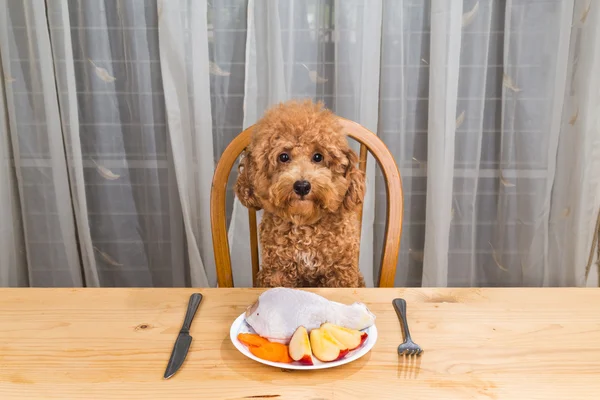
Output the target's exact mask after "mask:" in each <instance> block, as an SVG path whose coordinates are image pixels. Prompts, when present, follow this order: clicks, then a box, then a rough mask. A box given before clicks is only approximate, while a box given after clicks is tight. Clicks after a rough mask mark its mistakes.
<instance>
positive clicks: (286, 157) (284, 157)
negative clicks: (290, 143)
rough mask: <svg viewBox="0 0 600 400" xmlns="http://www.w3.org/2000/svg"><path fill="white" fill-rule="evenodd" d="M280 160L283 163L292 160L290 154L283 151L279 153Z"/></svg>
mask: <svg viewBox="0 0 600 400" xmlns="http://www.w3.org/2000/svg"><path fill="white" fill-rule="evenodd" d="M279 161H281V162H282V163H286V162H288V161H290V156H289V155H288V153H281V154H280V155H279Z"/></svg>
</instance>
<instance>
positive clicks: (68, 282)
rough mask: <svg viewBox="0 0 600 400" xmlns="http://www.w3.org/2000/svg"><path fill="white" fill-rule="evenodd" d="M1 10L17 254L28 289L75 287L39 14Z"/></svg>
mask: <svg viewBox="0 0 600 400" xmlns="http://www.w3.org/2000/svg"><path fill="white" fill-rule="evenodd" d="M2 3H4V4H0V21H1V22H2V24H1V28H0V53H1V55H2V57H1V59H2V70H3V72H4V76H5V77H9V78H8V79H6V78H5V87H4V89H5V92H4V95H5V98H6V109H5V110H3V112H5V113H6V115H7V116H8V132H9V133H10V138H11V144H12V154H13V162H14V168H15V170H16V173H15V175H16V183H17V186H18V188H19V199H20V202H21V204H20V208H21V216H20V217H21V224H22V229H23V234H24V241H25V243H24V246H23V248H21V249H19V251H24V252H25V254H26V257H27V261H28V269H27V271H28V275H29V285H31V286H81V285H82V283H83V276H82V272H81V266H80V260H79V252H78V249H77V241H76V232H75V222H74V219H73V203H72V199H71V196H70V187H69V178H68V171H67V165H66V160H65V157H64V141H63V133H62V127H61V121H60V114H59V105H58V101H57V90H56V84H55V70H54V61H53V57H52V51H51V47H50V34H49V29H48V21H47V19H46V6H45V3H44V2H43V1H33V0H31V1H25V2H22V3H21V2H11V3H10V6H9V4H7V3H6V1H3V2H2ZM9 182H10V181H9ZM2 184H3V185H6V184H7V183H6V182H2ZM9 204H10V203H9ZM3 207H4V206H3ZM19 275H20V274H19ZM2 283H3V284H7V282H2Z"/></svg>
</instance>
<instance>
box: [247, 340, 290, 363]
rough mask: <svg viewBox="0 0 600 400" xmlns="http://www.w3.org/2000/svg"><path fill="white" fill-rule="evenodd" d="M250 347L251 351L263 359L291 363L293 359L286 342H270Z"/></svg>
mask: <svg viewBox="0 0 600 400" xmlns="http://www.w3.org/2000/svg"><path fill="white" fill-rule="evenodd" d="M248 349H249V350H250V353H252V354H254V355H255V356H256V357H258V358H262V359H263V360H267V361H272V362H281V363H291V362H292V361H293V360H292V359H291V357H290V354H289V352H288V347H287V346H286V345H285V344H281V343H271V342H269V343H267V344H264V345H262V346H250V347H249V348H248Z"/></svg>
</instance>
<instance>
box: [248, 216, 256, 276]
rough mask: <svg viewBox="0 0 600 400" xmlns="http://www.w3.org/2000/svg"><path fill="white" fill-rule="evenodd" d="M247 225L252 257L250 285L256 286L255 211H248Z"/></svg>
mask: <svg viewBox="0 0 600 400" xmlns="http://www.w3.org/2000/svg"><path fill="white" fill-rule="evenodd" d="M248 224H249V228H250V256H251V257H252V285H256V275H257V274H258V229H257V227H256V210H255V209H253V208H249V209H248Z"/></svg>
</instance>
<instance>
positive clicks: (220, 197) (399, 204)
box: [210, 117, 404, 287]
mask: <svg viewBox="0 0 600 400" xmlns="http://www.w3.org/2000/svg"><path fill="white" fill-rule="evenodd" d="M338 118H339V121H340V123H341V125H342V128H343V129H344V131H345V133H346V134H347V135H348V136H349V137H351V138H352V139H354V140H356V141H358V142H359V143H360V154H359V168H360V169H361V170H362V171H366V169H367V152H370V153H371V154H372V155H373V157H374V158H375V159H376V160H377V163H378V164H379V166H380V168H381V170H382V172H383V176H384V179H385V183H386V194H387V201H386V215H387V218H386V225H385V240H384V243H383V253H382V259H381V273H380V277H379V286H380V287H393V286H394V278H395V276H396V264H397V262H398V252H399V251H400V238H401V236H402V216H403V215H402V212H403V204H404V195H403V192H402V180H401V178H400V172H399V170H398V166H397V165H396V162H395V161H394V157H393V156H392V154H391V153H390V151H389V150H388V148H387V147H386V145H385V144H384V143H383V142H382V141H381V139H379V137H378V136H377V135H375V134H374V133H373V132H371V131H369V130H368V129H366V128H364V127H363V126H361V125H359V124H358V123H356V122H353V121H350V120H347V119H344V118H340V117H338ZM253 129H254V126H250V127H249V128H247V129H246V130H244V131H243V132H242V133H240V134H239V135H238V136H237V137H236V138H235V139H233V141H232V142H231V143H230V144H229V146H227V148H226V149H225V151H224V152H223V155H222V156H221V159H220V160H219V162H218V164H217V167H216V169H215V174H214V177H213V182H212V190H211V196H210V218H211V225H212V239H213V249H214V254H215V264H216V268H217V281H218V284H219V287H233V277H232V271H231V258H230V253H229V239H228V236H227V222H226V216H225V212H226V211H225V207H226V203H225V195H226V189H227V181H228V179H229V174H230V172H231V168H232V167H233V165H234V164H235V162H236V160H237V158H238V157H239V156H240V154H241V153H242V151H244V149H245V148H246V147H247V146H248V145H249V144H250V137H251V135H252V130H253ZM248 217H249V218H248V219H249V223H250V251H251V257H252V280H253V282H256V274H257V273H258V269H259V259H258V234H257V227H256V210H254V209H248ZM358 219H359V223H361V224H362V207H361V208H360V211H359V213H358Z"/></svg>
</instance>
